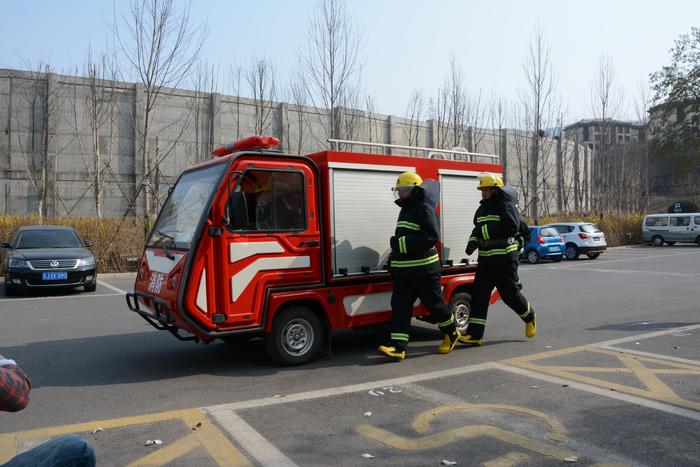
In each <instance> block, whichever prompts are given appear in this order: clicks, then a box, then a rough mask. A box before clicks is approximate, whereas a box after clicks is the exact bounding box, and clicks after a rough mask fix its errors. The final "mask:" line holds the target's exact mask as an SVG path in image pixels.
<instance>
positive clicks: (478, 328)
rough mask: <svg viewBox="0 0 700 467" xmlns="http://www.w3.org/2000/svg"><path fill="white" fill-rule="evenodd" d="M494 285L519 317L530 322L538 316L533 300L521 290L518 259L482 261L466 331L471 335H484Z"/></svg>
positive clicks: (477, 272)
mask: <svg viewBox="0 0 700 467" xmlns="http://www.w3.org/2000/svg"><path fill="white" fill-rule="evenodd" d="M494 287H495V288H496V289H498V293H499V294H501V299H502V300H503V302H504V303H505V304H506V305H508V306H509V307H510V308H511V309H512V310H513V311H514V312H515V313H516V314H517V315H518V316H520V319H522V320H523V321H524V322H526V323H529V322H530V321H532V320H533V319H534V318H535V312H534V310H533V309H532V307H531V306H530V302H528V301H527V299H525V297H524V296H523V294H522V293H521V292H520V290H521V289H522V288H523V287H522V285H521V284H520V278H519V277H518V263H516V262H508V263H500V264H479V265H478V266H477V269H476V278H475V279H474V286H473V287H472V303H471V305H472V308H471V312H470V314H469V325H468V326H467V334H468V335H469V336H471V338H472V339H482V338H483V336H484V328H485V327H486V314H487V313H488V309H489V301H490V299H491V292H492V291H493V288H494Z"/></svg>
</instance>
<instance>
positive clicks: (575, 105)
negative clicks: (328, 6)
mask: <svg viewBox="0 0 700 467" xmlns="http://www.w3.org/2000/svg"><path fill="white" fill-rule="evenodd" d="M315 6H316V2H315V0H287V1H282V0H248V1H236V0H229V1H225V0H218V1H217V0H192V3H191V15H192V21H193V22H194V23H197V24H206V28H207V31H208V34H207V37H206V41H205V44H204V47H203V48H202V52H201V60H202V62H203V63H206V64H209V65H211V66H214V67H216V68H217V69H218V70H219V72H220V73H221V74H222V75H224V76H222V78H220V82H222V83H223V82H225V81H226V77H225V75H226V74H227V73H228V70H229V69H230V67H231V65H235V64H239V65H247V64H249V63H250V61H251V58H252V57H253V56H256V57H259V58H266V59H268V60H269V61H270V62H271V63H273V64H274V66H275V68H276V73H277V78H278V81H280V82H283V81H284V80H285V79H286V78H287V76H288V75H289V73H290V71H291V70H292V69H293V68H294V66H295V65H296V64H297V63H298V58H297V57H298V53H299V50H300V48H301V47H303V46H304V44H305V41H306V34H307V25H308V18H309V16H310V15H311V14H312V13H313V11H314V9H315ZM0 7H1V8H2V10H1V11H2V14H1V15H0V31H2V34H1V37H2V39H1V40H0V68H14V69H27V68H28V67H33V66H36V64H38V63H40V62H47V63H50V64H51V65H52V67H53V68H54V69H55V70H57V71H61V70H70V69H75V68H76V67H77V68H78V69H80V68H82V65H83V63H84V61H85V57H86V55H87V51H88V48H90V47H91V48H92V49H93V50H101V49H103V48H104V47H106V45H107V43H108V41H109V37H110V34H111V33H110V30H111V24H112V23H113V20H112V19H113V17H114V12H115V11H116V14H117V16H122V15H124V14H125V13H126V12H127V11H128V2H127V1H125V0H121V1H118V0H114V2H113V1H112V0H60V1H59V0H3V1H2V3H1V4H0ZM347 7H348V12H349V14H350V16H351V17H352V19H353V21H354V22H355V24H356V27H357V28H358V30H360V31H361V34H362V37H363V40H362V50H361V58H362V65H363V67H362V82H363V86H364V88H365V90H366V92H367V93H369V94H371V95H372V96H373V97H374V100H375V109H376V111H377V112H379V113H384V114H392V115H397V116H403V115H405V113H406V107H407V104H408V100H409V95H410V94H411V92H412V91H413V90H414V89H420V90H422V92H423V93H424V94H425V95H426V96H427V97H430V96H434V95H435V94H436V93H437V89H438V88H439V87H440V86H441V85H442V83H443V80H444V77H445V75H446V73H447V71H448V68H449V63H450V58H451V57H454V58H455V60H456V62H457V63H458V64H459V66H460V67H461V68H462V70H463V73H464V76H465V78H466V82H467V86H468V89H469V91H470V92H471V93H472V94H477V93H479V92H481V93H482V95H484V96H490V95H494V94H495V95H499V96H502V97H503V98H504V99H505V100H506V101H516V100H517V99H518V96H519V95H520V94H521V93H522V91H523V90H525V87H526V81H525V74H524V71H523V64H524V62H525V59H526V55H527V50H528V44H529V43H530V41H531V39H532V37H533V34H534V32H535V30H536V29H537V28H538V27H539V28H540V30H541V31H542V33H543V34H544V36H545V38H546V39H547V41H548V43H549V45H550V48H551V60H552V65H553V68H554V71H555V73H556V76H557V93H558V95H559V98H560V99H561V102H562V103H563V107H564V109H565V112H566V117H567V118H566V120H567V123H570V122H574V121H577V120H579V119H582V118H590V117H591V116H592V110H591V102H590V101H591V83H592V81H593V79H594V75H595V73H596V70H597V69H598V64H599V61H600V58H601V56H602V55H603V54H605V55H607V56H609V57H610V59H611V60H612V63H613V65H614V67H615V81H616V84H617V85H618V86H619V87H620V89H622V93H623V96H624V98H625V101H626V105H625V107H624V108H623V114H624V115H621V116H622V117H628V118H633V117H634V115H635V112H634V105H633V101H634V100H635V99H637V96H638V95H639V91H638V90H639V87H640V85H644V84H645V83H646V84H647V85H648V81H649V79H648V78H649V74H650V73H652V72H653V71H655V70H658V69H660V68H661V67H662V66H664V65H666V64H668V63H669V62H670V54H669V49H670V48H671V47H672V46H673V43H674V40H676V39H677V38H678V37H679V36H680V35H681V34H685V33H688V32H690V29H691V27H693V26H698V22H700V2H698V1H697V0H688V1H685V0H666V1H665V2H658V1H649V0H636V1H630V0H615V1H611V0H609V1H599V0H588V1H584V2H573V1H561V0H559V1H549V0H542V1H528V0H512V1H499V0H490V1H483V0H482V1H479V2H474V1H466V0H463V1H458V0H433V1H427V0H422V1H420V0H347ZM243 94H246V93H245V92H243Z"/></svg>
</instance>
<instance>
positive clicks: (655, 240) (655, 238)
mask: <svg viewBox="0 0 700 467" xmlns="http://www.w3.org/2000/svg"><path fill="white" fill-rule="evenodd" d="M651 244H652V245H654V246H661V245H663V244H664V238H663V237H662V236H661V235H654V236H653V237H652V239H651Z"/></svg>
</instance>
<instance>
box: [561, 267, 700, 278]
mask: <svg viewBox="0 0 700 467" xmlns="http://www.w3.org/2000/svg"><path fill="white" fill-rule="evenodd" d="M549 269H564V268H554V267H552V268H549ZM566 269H568V270H569V271H583V272H601V273H612V274H634V275H636V276H673V277H700V273H692V272H688V273H683V272H664V271H633V270H630V269H600V268H586V267H580V268H566Z"/></svg>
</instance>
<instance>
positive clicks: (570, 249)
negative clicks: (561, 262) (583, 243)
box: [564, 243, 579, 260]
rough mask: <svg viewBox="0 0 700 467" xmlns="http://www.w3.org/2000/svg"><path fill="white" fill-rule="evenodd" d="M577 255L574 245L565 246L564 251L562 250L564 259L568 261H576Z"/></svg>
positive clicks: (576, 248)
mask: <svg viewBox="0 0 700 467" xmlns="http://www.w3.org/2000/svg"><path fill="white" fill-rule="evenodd" d="M578 255H579V252H578V247H577V246H576V245H574V244H573V243H572V244H569V245H566V250H564V256H566V259H569V260H574V259H578Z"/></svg>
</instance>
